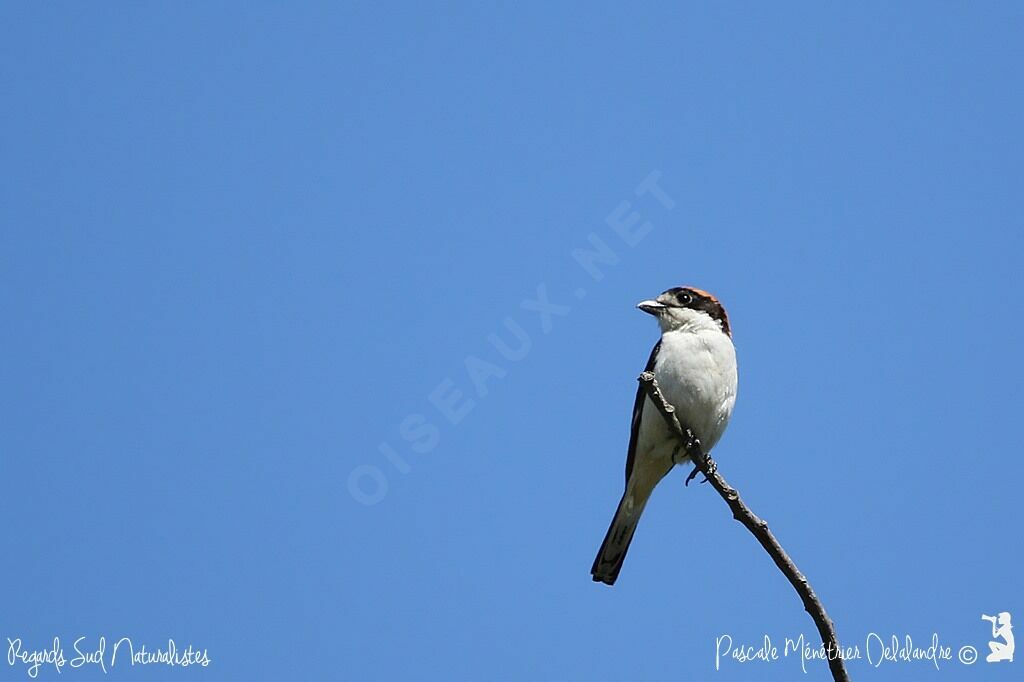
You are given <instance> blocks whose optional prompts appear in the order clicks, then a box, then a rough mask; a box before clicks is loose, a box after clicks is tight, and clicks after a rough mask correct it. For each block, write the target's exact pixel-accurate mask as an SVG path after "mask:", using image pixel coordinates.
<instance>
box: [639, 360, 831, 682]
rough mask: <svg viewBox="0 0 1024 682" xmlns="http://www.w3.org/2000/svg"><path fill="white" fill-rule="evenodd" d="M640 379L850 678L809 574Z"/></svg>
mask: <svg viewBox="0 0 1024 682" xmlns="http://www.w3.org/2000/svg"><path fill="white" fill-rule="evenodd" d="M639 381H640V385H641V386H643V387H644V390H645V391H647V395H648V396H649V397H650V399H651V402H652V403H654V406H655V407H656V408H658V411H659V412H661V416H663V417H664V418H665V422H666V423H667V424H668V427H669V429H670V430H671V431H672V432H673V433H674V434H675V436H676V437H677V438H678V439H679V443H680V446H681V447H682V448H683V450H684V451H685V452H686V454H687V455H689V457H690V459H691V460H693V463H694V466H696V467H697V469H698V470H700V472H701V473H702V474H704V477H705V478H707V480H708V481H710V482H711V487H713V488H714V489H715V490H716V491H717V492H718V494H719V495H721V496H722V499H723V500H725V503H726V504H727V505H729V509H731V510H732V515H733V517H734V518H735V519H736V520H737V521H739V522H740V523H742V524H743V525H744V526H746V528H747V530H749V531H750V532H751V533H752V534H753V535H754V537H755V538H757V541H758V542H759V543H761V546H762V547H764V549H765V551H766V552H768V555H769V556H770V557H771V558H772V561H774V562H775V565H776V566H778V567H779V570H780V571H782V574H783V575H785V576H786V579H787V580H789V582H790V584H791V585H793V589H795V590H796V592H797V594H799V595H800V600H801V601H803V603H804V609H806V610H807V613H809V614H811V618H812V619H813V620H814V625H815V626H816V627H817V628H818V634H819V635H820V636H821V642H822V644H824V645H825V652H826V654H827V655H828V667H829V670H831V671H832V679H833V680H835V681H836V682H849V680H850V676H849V675H848V674H847V672H846V666H845V665H844V663H843V659H842V657H841V656H840V649H839V639H838V638H837V637H836V630H835V626H834V625H833V624H832V619H831V618H829V617H828V614H827V613H825V607H824V605H823V604H822V603H821V600H820V599H818V595H816V594H815V593H814V590H813V589H812V588H811V584H810V583H809V582H807V578H805V577H804V574H803V573H801V572H800V569H798V568H797V567H796V564H795V563H793V560H792V559H790V558H789V555H788V554H786V550H784V549H783V548H782V545H780V544H779V541H778V540H776V539H775V536H774V535H772V532H771V531H770V530H768V523H767V522H766V521H765V520H763V519H761V518H758V516H757V515H756V514H754V512H752V511H750V507H748V506H747V505H746V504H745V503H744V502H743V500H742V499H741V498H740V494H739V493H738V492H737V491H736V489H735V488H733V487H732V486H730V485H729V484H728V483H727V482H726V480H725V479H724V478H722V475H721V474H720V473H718V466H717V465H716V464H715V462H714V460H712V459H711V458H710V457H708V456H706V455H705V454H704V450H703V449H702V448H701V445H700V441H699V440H697V438H696V437H695V436H694V435H693V432H692V431H690V429H689V428H685V427H683V426H681V425H680V423H679V419H677V418H676V415H675V408H674V407H672V405H670V404H669V402H668V401H667V400H665V396H664V395H662V393H661V389H660V388H658V381H657V380H656V379H655V378H654V373H653V372H644V373H643V374H641V375H640V377H639Z"/></svg>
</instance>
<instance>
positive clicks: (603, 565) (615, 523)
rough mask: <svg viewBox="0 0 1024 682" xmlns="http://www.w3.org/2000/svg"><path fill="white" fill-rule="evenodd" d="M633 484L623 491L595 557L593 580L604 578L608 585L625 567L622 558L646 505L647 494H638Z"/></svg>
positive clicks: (611, 583)
mask: <svg viewBox="0 0 1024 682" xmlns="http://www.w3.org/2000/svg"><path fill="white" fill-rule="evenodd" d="M631 487H632V486H627V487H626V492H625V493H623V494H622V499H621V500H620V501H619V507H618V509H616V510H615V516H614V517H613V518H612V524H611V525H610V526H609V527H608V533H607V534H605V536H604V542H602V543H601V549H599V550H598V551H597V558H596V559H594V566H593V568H591V569H590V573H591V575H592V576H594V582H602V583H604V584H606V585H614V584H615V579H616V578H618V577H619V571H620V570H622V562H623V561H625V559H626V551H627V550H628V549H629V543H630V542H632V540H633V533H634V532H636V525H637V523H639V522H640V515H641V514H642V513H643V511H644V507H645V506H646V505H647V498H648V497H649V495H650V491H646V492H647V494H646V495H637V494H636V492H637V491H634V490H630V488H631Z"/></svg>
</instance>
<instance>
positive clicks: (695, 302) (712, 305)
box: [665, 287, 732, 336]
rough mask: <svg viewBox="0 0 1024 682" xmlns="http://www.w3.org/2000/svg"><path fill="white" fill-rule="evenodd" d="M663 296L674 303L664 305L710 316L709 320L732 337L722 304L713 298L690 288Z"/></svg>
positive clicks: (680, 289)
mask: <svg viewBox="0 0 1024 682" xmlns="http://www.w3.org/2000/svg"><path fill="white" fill-rule="evenodd" d="M665 294H668V295H670V296H671V298H672V300H673V301H674V303H672V304H666V305H669V306H670V307H673V308H690V309H691V310H700V311H702V312H705V313H707V314H708V315H709V316H711V319H713V320H715V321H717V322H718V323H719V324H720V325H722V331H724V332H725V333H726V334H728V335H729V336H732V330H731V329H730V328H729V318H728V316H727V315H726V314H725V308H723V307H722V304H721V303H719V302H718V300H717V299H716V298H715V297H714V296H712V295H710V294H708V293H706V292H704V291H695V290H694V289H691V288H690V287H675V288H674V289H669V290H668V291H666V292H665Z"/></svg>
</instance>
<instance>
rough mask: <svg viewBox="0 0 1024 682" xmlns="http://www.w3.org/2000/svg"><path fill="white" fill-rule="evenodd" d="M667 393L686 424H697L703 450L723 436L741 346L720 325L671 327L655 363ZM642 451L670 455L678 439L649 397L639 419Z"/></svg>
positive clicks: (727, 421) (658, 455) (665, 334)
mask: <svg viewBox="0 0 1024 682" xmlns="http://www.w3.org/2000/svg"><path fill="white" fill-rule="evenodd" d="M654 375H655V377H657V379H658V385H659V386H660V387H661V390H662V393H664V395H665V398H666V399H668V401H669V402H670V403H671V404H672V405H673V406H674V407H675V408H676V413H677V416H678V417H679V421H680V423H682V424H683V426H688V427H689V428H691V429H693V431H694V433H695V434H696V436H697V438H699V439H700V441H701V445H702V446H703V449H704V452H706V453H709V452H711V449H712V448H714V447H715V444H716V443H717V442H718V439H719V438H721V437H722V433H723V432H724V431H725V427H726V425H727V424H728V423H729V417H730V416H732V408H733V405H734V404H735V402H736V350H735V348H734V347H733V345H732V340H731V339H730V338H729V337H728V336H727V335H726V334H724V333H722V332H721V331H720V330H718V329H707V328H702V329H680V330H674V331H666V332H665V333H664V334H663V335H662V337H661V349H660V350H659V352H658V357H657V359H656V360H655V363H654ZM638 446H639V447H638V449H639V450H640V451H641V454H647V455H652V456H656V457H664V456H668V455H669V454H671V450H672V449H673V448H674V446H675V439H674V438H673V437H672V436H671V435H670V434H669V432H668V428H667V427H666V426H665V424H664V420H663V418H662V416H661V414H660V413H659V412H658V411H657V409H656V408H655V407H654V406H653V405H651V404H650V400H649V399H648V402H647V404H646V405H645V406H644V414H643V419H642V420H641V423H640V442H639V443H638Z"/></svg>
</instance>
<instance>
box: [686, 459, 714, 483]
mask: <svg viewBox="0 0 1024 682" xmlns="http://www.w3.org/2000/svg"><path fill="white" fill-rule="evenodd" d="M704 465H705V467H706V468H707V470H708V472H707V473H706V474H704V480H703V481H701V483H707V482H708V476H713V475H714V474H715V472H716V471H718V464H716V463H715V460H713V459H711V458H710V457H708V456H706V455H705V457H704ZM699 473H701V471H700V468H699V467H698V466H697V465H696V463H695V464H694V465H693V471H691V472H690V475H689V476H687V477H686V480H685V481H684V482H683V485H684V486H685V487H687V488H688V487H690V481H692V480H693V479H695V478H697V474H699Z"/></svg>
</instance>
